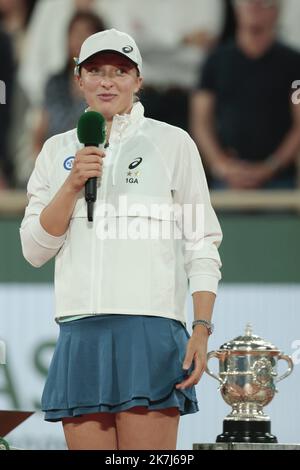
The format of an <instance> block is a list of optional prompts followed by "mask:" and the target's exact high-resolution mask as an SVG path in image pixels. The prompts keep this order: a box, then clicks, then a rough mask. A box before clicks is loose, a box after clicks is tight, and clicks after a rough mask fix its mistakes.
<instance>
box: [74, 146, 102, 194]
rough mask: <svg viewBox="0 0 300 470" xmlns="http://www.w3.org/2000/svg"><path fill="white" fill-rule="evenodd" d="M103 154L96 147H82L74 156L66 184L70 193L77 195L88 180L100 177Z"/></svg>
mask: <svg viewBox="0 0 300 470" xmlns="http://www.w3.org/2000/svg"><path fill="white" fill-rule="evenodd" d="M104 157H105V152H104V151H103V150H100V149H99V148H98V147H84V148H83V149H80V150H78V152H76V154H75V159H74V163H73V167H72V170H71V173H70V175H69V176H68V178H67V180H66V183H67V185H68V186H69V188H70V189H71V191H72V192H74V193H78V192H79V191H80V190H81V189H82V188H83V186H84V185H85V183H86V182H87V180H88V179H89V178H93V177H96V178H99V177H101V176H102V169H103V160H102V159H103V158H104Z"/></svg>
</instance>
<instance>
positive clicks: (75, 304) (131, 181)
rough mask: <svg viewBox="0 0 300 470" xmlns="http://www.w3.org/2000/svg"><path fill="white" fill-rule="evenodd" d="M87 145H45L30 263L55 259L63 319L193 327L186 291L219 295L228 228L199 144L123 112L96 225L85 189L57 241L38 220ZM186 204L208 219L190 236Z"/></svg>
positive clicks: (32, 191) (35, 182) (28, 221)
mask: <svg viewBox="0 0 300 470" xmlns="http://www.w3.org/2000/svg"><path fill="white" fill-rule="evenodd" d="M80 148H82V144H80V143H79V141H78V139H77V131H76V129H73V130H71V131H68V132H65V133H63V134H59V135H56V136H54V137H51V138H50V139H48V140H47V141H46V142H45V144H44V146H43V149H42V151H41V152H40V154H39V156H38V158H37V160H36V164H35V168H34V170H33V172H32V175H31V177H30V179H29V182H28V187H27V194H28V200H29V203H28V205H27V207H26V210H25V215H24V218H23V221H22V224H21V227H20V236H21V242H22V249H23V254H24V257H25V258H26V260H27V261H28V262H29V263H30V264H32V265H33V266H35V267H40V266H42V265H43V264H45V263H46V262H47V261H48V260H50V259H51V258H52V257H54V256H55V302H56V309H55V318H56V320H57V319H58V318H60V317H68V316H73V315H85V314H105V313H112V314H113V313H118V314H132V315H133V314H137V315H154V316H163V317H168V318H172V319H175V320H179V321H181V322H182V323H183V324H184V325H186V323H187V293H188V291H189V292H190V294H193V293H194V292H196V291H210V292H214V293H217V287H218V282H219V280H220V279H221V273H220V268H221V261H220V257H219V253H218V247H219V245H220V243H221V240H222V231H221V228H220V225H219V222H218V220H217V217H216V215H215V212H214V210H213V208H212V206H211V202H210V197H209V192H208V188H207V183H206V178H205V174H204V171H203V166H202V163H201V159H200V155H199V153H198V150H197V147H196V145H195V143H194V141H193V140H192V139H191V138H190V136H189V135H188V133H187V132H185V131H183V130H182V129H179V128H177V127H174V126H171V125H169V124H166V123H163V122H160V121H156V120H153V119H148V118H145V117H144V108H143V106H142V104H141V103H136V104H135V105H134V106H133V109H132V111H131V113H130V114H127V115H116V116H115V117H114V119H113V124H112V128H111V134H110V143H109V148H108V149H107V150H106V157H105V158H104V159H103V172H102V177H101V179H99V181H98V192H97V201H96V203H95V207H94V221H93V222H88V221H87V208H86V202H85V198H84V190H82V191H81V192H80V193H79V195H78V200H77V202H76V205H75V208H74V211H73V214H72V217H71V220H70V224H69V227H68V229H67V231H66V233H65V234H64V235H62V236H59V237H55V236H53V235H50V234H49V233H47V232H46V230H45V229H44V228H43V227H42V225H41V223H40V218H39V217H40V213H41V211H42V210H43V209H44V207H45V206H47V204H48V203H49V202H50V201H51V200H52V198H53V197H54V196H55V194H56V193H57V191H58V190H59V188H60V187H61V186H62V184H63V183H64V181H65V179H66V178H67V176H68V175H69V172H70V169H71V167H72V161H73V160H74V156H75V153H76V152H77V151H78V150H79V149H80ZM184 207H187V208H188V209H189V210H190V209H191V214H192V215H193V216H194V215H195V214H196V208H199V209H200V210H199V213H200V214H202V216H201V217H200V218H199V217H198V219H197V222H199V221H200V224H199V223H198V225H196V229H195V230H194V231H193V236H191V235H190V233H188V234H186V231H185V224H186V222H185V212H180V209H181V208H184ZM157 208H159V209H157ZM197 210H198V209H197ZM182 214H184V217H182ZM186 220H189V218H188V217H186ZM193 220H194V221H196V218H194V219H193ZM193 223H195V222H193ZM164 230H165V231H164ZM162 233H164V235H160V234H162ZM191 233H192V230H191Z"/></svg>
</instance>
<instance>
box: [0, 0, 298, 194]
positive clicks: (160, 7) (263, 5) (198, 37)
mask: <svg viewBox="0 0 300 470" xmlns="http://www.w3.org/2000/svg"><path fill="white" fill-rule="evenodd" d="M298 20H300V1H299V0H185V1H182V0H151V1H150V0H0V80H1V82H0V85H3V84H5V87H4V86H1V87H0V90H1V95H0V103H1V104H0V189H5V188H25V187H26V184H27V181H28V178H29V176H30V174H31V171H32V169H33V166H34V162H35V159H36V157H37V155H38V154H39V152H40V150H41V148H42V146H43V143H44V142H45V140H46V139H48V138H49V137H51V136H52V135H54V134H57V133H61V132H65V131H67V130H69V129H72V128H74V127H76V125H77V121H78V118H79V116H80V115H81V114H82V112H83V111H84V109H85V108H86V103H85V102H84V100H83V97H82V95H81V94H80V92H79V90H78V88H77V86H76V83H75V80H74V76H73V70H74V60H73V59H74V57H77V56H78V55H79V50H80V46H81V44H82V42H83V41H84V40H85V39H86V37H88V36H89V35H91V34H93V33H95V32H97V31H102V30H104V29H107V28H112V27H114V28H116V29H119V30H121V31H125V32H127V33H129V34H130V35H132V36H133V37H134V39H135V40H136V42H137V44H138V45H139V48H140V50H141V54H142V57H143V64H144V66H143V76H144V85H143V89H142V92H141V94H140V100H141V102H142V103H143V105H144V107H145V115H146V116H147V117H151V118H153V119H159V120H162V121H166V122H168V123H170V124H172V125H175V126H179V127H181V128H183V129H185V130H186V131H188V132H189V133H190V134H191V135H192V137H193V138H194V140H195V142H196V144H197V146H198V148H199V151H200V154H201V157H202V160H203V164H204V166H205V169H206V173H207V176H208V182H209V186H210V187H211V188H213V189H225V188H233V189H254V188H263V189H265V188H266V189H293V188H296V187H298V181H299V155H300V104H297V102H295V100H293V99H292V96H293V93H294V92H295V89H294V88H293V84H294V83H295V82H296V81H297V80H298V81H299V80H300V28H299V26H298ZM299 83H300V82H299ZM4 92H5V93H4ZM3 95H5V96H3Z"/></svg>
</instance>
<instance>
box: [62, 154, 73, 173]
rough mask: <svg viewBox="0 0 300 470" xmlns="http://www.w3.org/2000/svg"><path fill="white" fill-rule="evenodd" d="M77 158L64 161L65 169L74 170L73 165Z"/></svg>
mask: <svg viewBox="0 0 300 470" xmlns="http://www.w3.org/2000/svg"><path fill="white" fill-rule="evenodd" d="M74 160H75V157H68V158H66V159H65V161H64V169H65V170H68V171H71V170H72V168H73V163H74Z"/></svg>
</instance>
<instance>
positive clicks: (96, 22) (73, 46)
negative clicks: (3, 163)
mask: <svg viewBox="0 0 300 470" xmlns="http://www.w3.org/2000/svg"><path fill="white" fill-rule="evenodd" d="M103 30H104V24H103V22H102V20H101V19H100V17H99V16H97V15H96V14H94V13H92V12H88V11H79V12H77V13H75V15H74V16H73V18H72V19H71V22H70V24H69V28H68V34H67V36H68V38H67V49H68V58H67V61H66V64H65V67H64V68H63V70H62V71H61V72H60V73H58V74H57V75H54V76H53V77H51V78H50V79H49V80H48V83H47V85H46V91H45V99H44V107H43V108H42V109H41V111H40V118H39V120H38V123H37V126H36V129H35V130H34V133H33V135H34V154H35V155H38V153H39V152H40V151H41V149H42V146H43V144H44V142H45V140H46V139H49V138H50V137H51V136H53V135H55V134H60V133H62V132H66V131H67V130H69V129H72V128H74V127H76V125H77V121H78V119H79V117H80V115H81V114H82V113H83V112H84V109H85V108H86V107H87V105H86V103H85V101H84V99H83V97H82V93H81V92H80V90H79V89H78V87H77V84H76V83H75V79H74V57H78V56H79V51H80V47H81V44H82V43H83V42H84V40H85V39H86V38H87V37H88V36H90V35H92V34H94V33H97V32H99V31H103Z"/></svg>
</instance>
